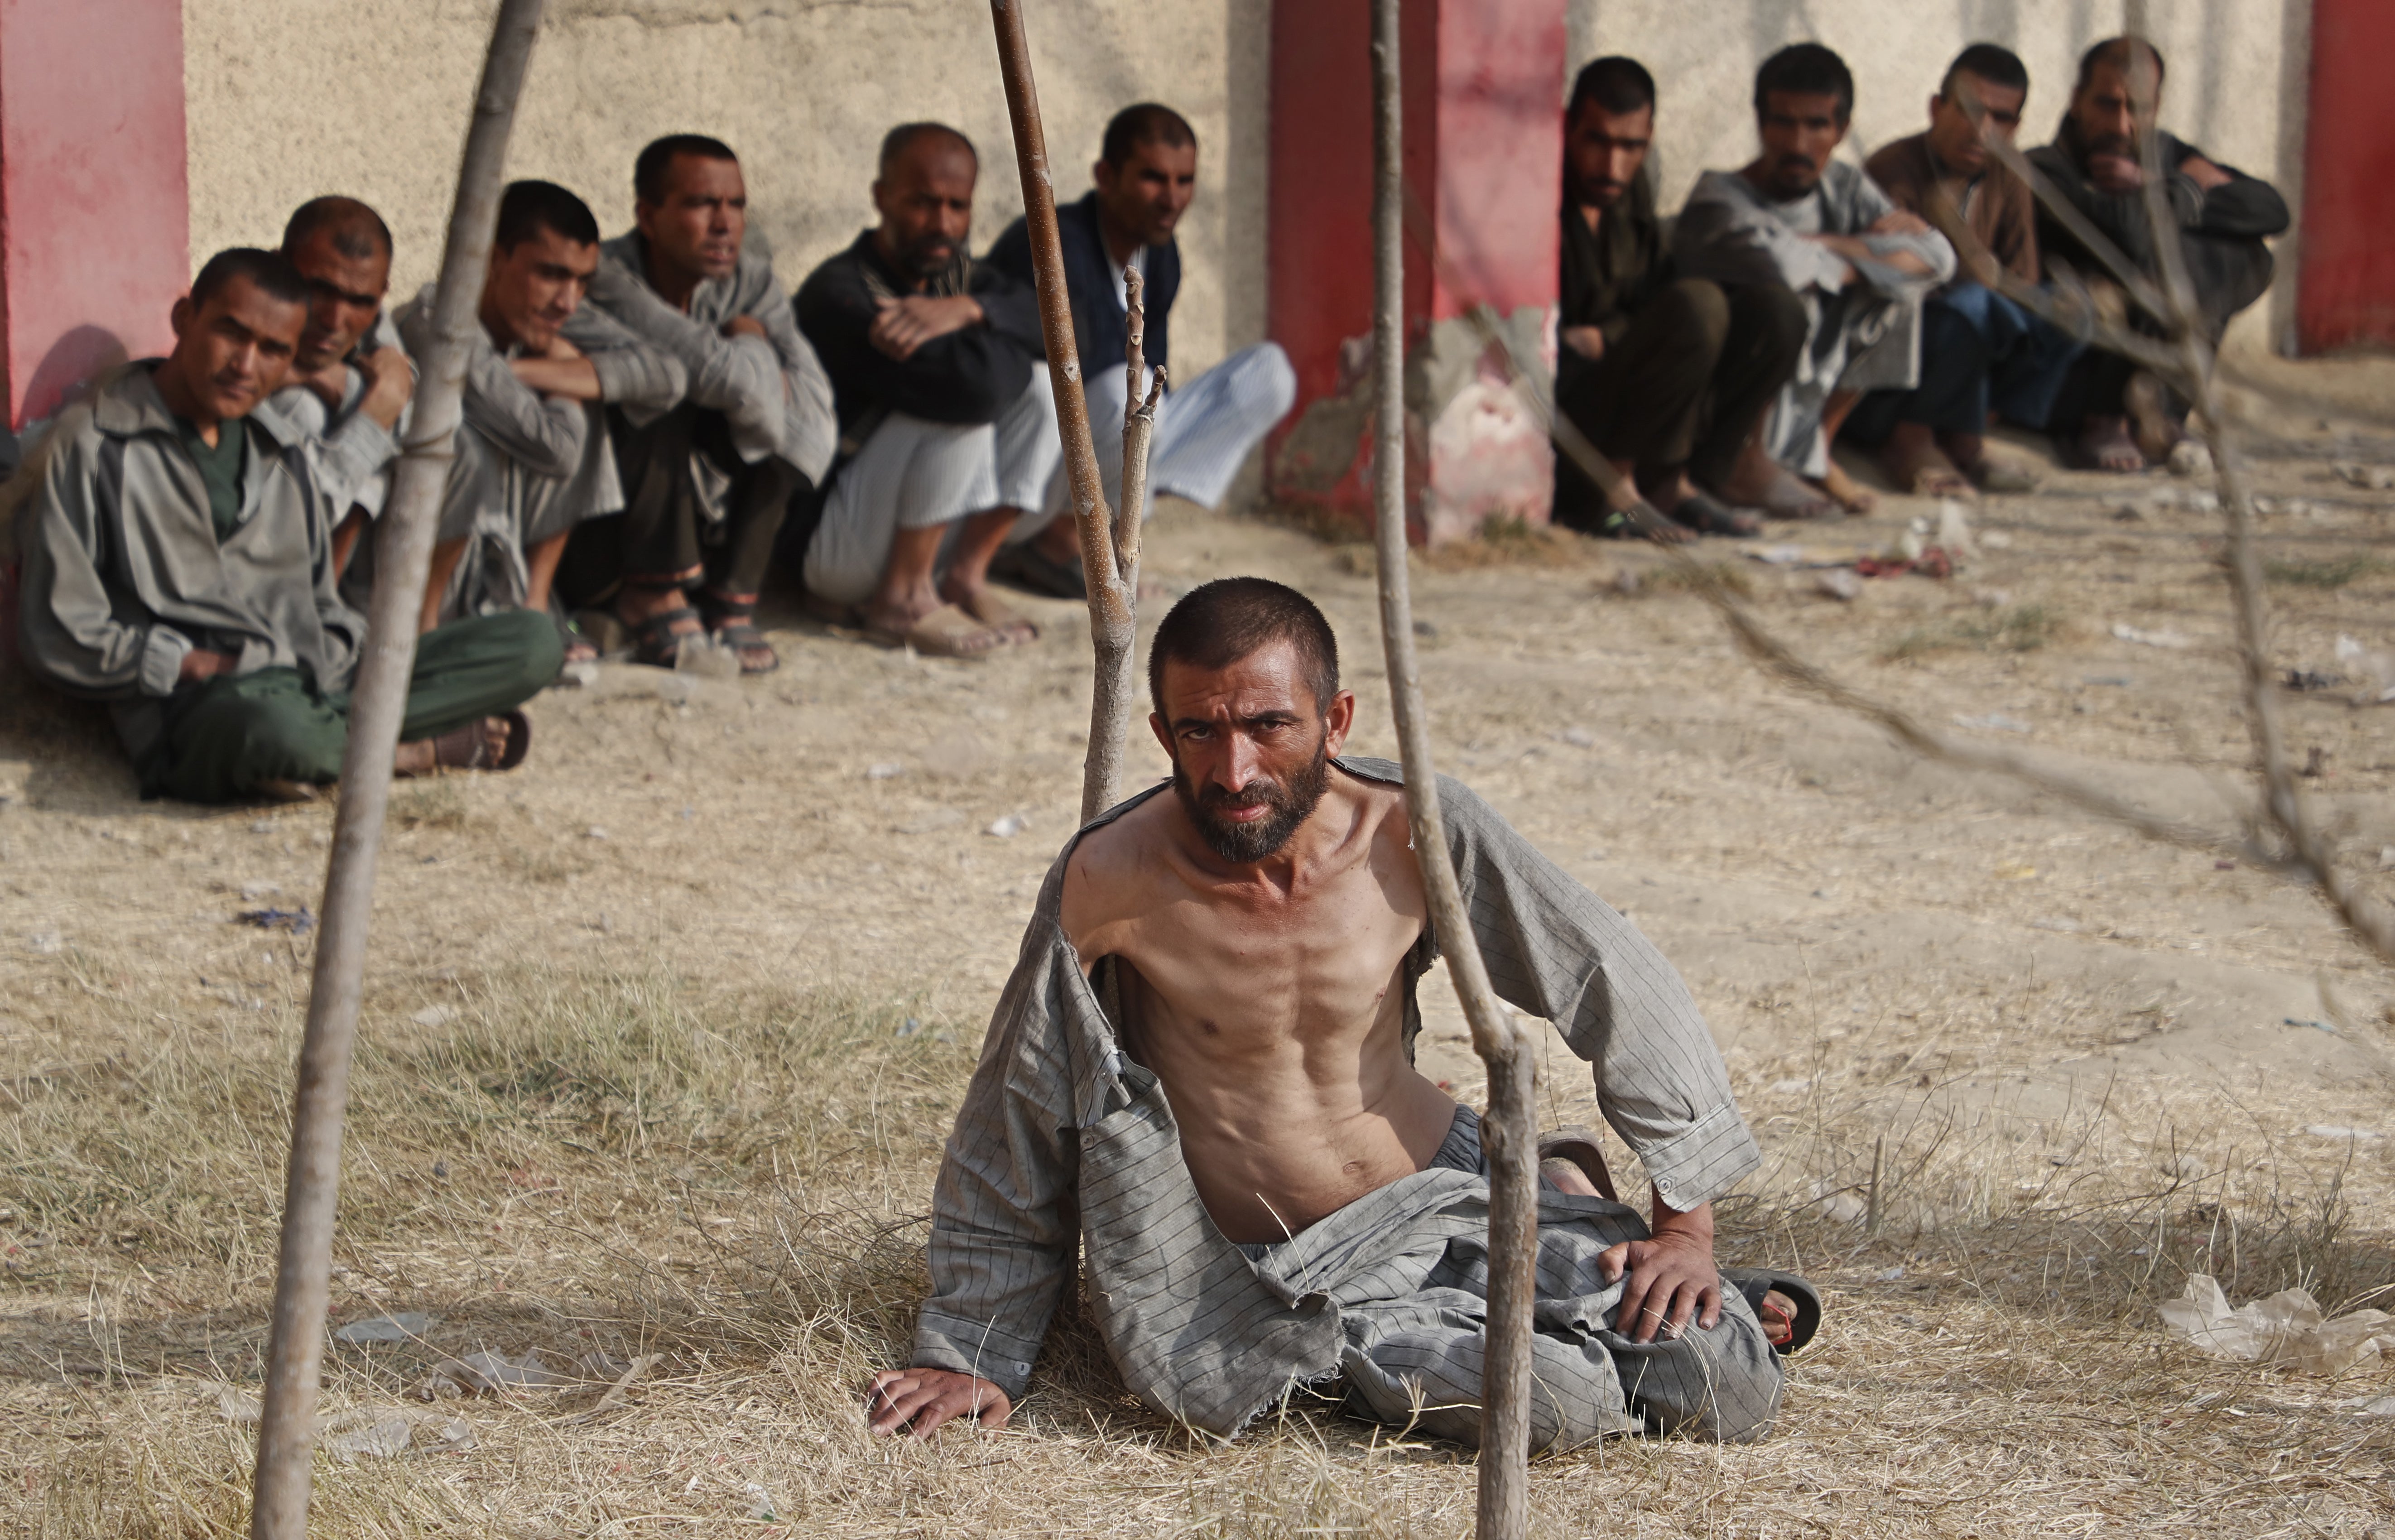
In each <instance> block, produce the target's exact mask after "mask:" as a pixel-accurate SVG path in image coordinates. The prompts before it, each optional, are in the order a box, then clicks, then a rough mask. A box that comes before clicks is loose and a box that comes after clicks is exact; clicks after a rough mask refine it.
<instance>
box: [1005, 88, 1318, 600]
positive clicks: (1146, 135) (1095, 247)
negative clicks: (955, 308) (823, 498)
mask: <svg viewBox="0 0 2395 1540" xmlns="http://www.w3.org/2000/svg"><path fill="white" fill-rule="evenodd" d="M1090 176H1091V179H1092V180H1093V181H1095V182H1096V183H1097V186H1096V187H1095V188H1093V189H1092V191H1090V192H1087V193H1084V194H1083V195H1082V196H1081V198H1080V200H1079V201H1078V202H1076V203H1070V204H1067V205H1065V206H1064V207H1062V208H1059V209H1058V210H1056V227H1057V233H1058V235H1059V237H1060V239H1061V241H1062V243H1063V246H1064V250H1065V289H1066V291H1067V292H1068V293H1069V294H1070V295H1071V296H1072V300H1073V339H1074V341H1075V342H1076V344H1077V345H1078V347H1079V349H1080V353H1081V389H1082V391H1083V392H1085V393H1086V394H1087V396H1088V398H1089V404H1090V425H1091V428H1092V437H1093V438H1094V439H1095V441H1096V445H1097V451H1098V474H1099V476H1100V477H1101V478H1102V479H1103V481H1104V482H1105V491H1106V506H1107V507H1109V508H1112V507H1115V506H1117V505H1118V504H1119V503H1120V502H1121V501H1122V433H1121V431H1120V430H1121V427H1122V419H1123V393H1124V385H1125V382H1126V381H1125V368H1124V347H1125V344H1126V342H1127V340H1128V338H1129V332H1128V325H1129V299H1128V293H1127V289H1126V286H1125V285H1126V279H1125V277H1124V273H1125V271H1126V270H1127V269H1131V268H1136V269H1137V270H1138V271H1139V274H1140V279H1141V282H1142V284H1143V285H1145V287H1144V288H1143V290H1142V297H1141V304H1142V305H1143V307H1144V308H1145V311H1146V313H1147V329H1146V334H1145V337H1144V338H1143V339H1142V350H1143V352H1145V354H1146V358H1147V362H1148V365H1149V366H1150V367H1152V368H1154V367H1161V368H1163V369H1165V371H1166V378H1165V392H1164V395H1163V398H1162V399H1161V400H1159V401H1158V403H1157V408H1156V431H1155V436H1154V438H1153V439H1152V440H1151V441H1150V444H1149V451H1148V462H1147V489H1148V494H1149V497H1150V498H1151V499H1152V498H1154V497H1155V496H1156V495H1158V494H1159V493H1171V495H1172V496H1174V497H1176V498H1186V499H1188V500H1189V501H1191V502H1194V503H1196V504H1197V505H1198V506H1199V507H1200V508H1210V509H1211V508H1214V507H1216V506H1218V505H1220V504H1221V502H1222V500H1223V496H1224V493H1225V492H1227V491H1228V490H1229V489H1230V485H1231V478H1232V477H1233V476H1236V475H1237V474H1238V471H1239V467H1240V465H1241V464H1242V463H1243V462H1244V461H1245V460H1246V459H1247V458H1248V453H1249V451H1250V450H1252V449H1253V448H1254V447H1255V446H1256V445H1258V444H1259V443H1261V442H1263V440H1264V435H1265V434H1266V433H1269V432H1271V431H1272V430H1273V425H1274V424H1275V423H1277V422H1278V421H1279V420H1280V419H1281V418H1284V417H1286V416H1288V415H1289V408H1290V404H1291V403H1293V402H1295V401H1296V399H1297V371H1296V370H1294V369H1292V368H1290V363H1289V355H1288V354H1287V353H1285V352H1282V351H1281V347H1280V344H1279V343H1277V342H1258V343H1256V344H1255V345H1254V346H1252V347H1248V348H1242V349H1240V350H1239V351H1238V352H1235V353H1233V354H1232V355H1231V356H1230V357H1228V358H1226V359H1224V360H1223V361H1222V362H1221V363H1220V364H1217V365H1214V366H1213V367H1212V368H1211V369H1208V370H1207V371H1206V372H1205V373H1204V374H1201V375H1197V376H1194V377H1192V378H1187V379H1181V378H1174V377H1173V376H1172V374H1171V357H1170V353H1171V335H1172V300H1173V297H1174V296H1175V295H1177V294H1179V293H1180V292H1181V245H1180V242H1179V241H1178V240H1177V239H1175V237H1174V234H1173V232H1174V231H1175V230H1177V229H1178V228H1179V227H1180V224H1181V217H1182V215H1183V214H1184V213H1186V212H1187V211H1188V208H1189V203H1190V200H1191V199H1192V198H1194V197H1195V196H1196V195H1197V192H1198V133H1197V130H1196V129H1194V128H1192V127H1190V126H1189V120H1188V119H1186V118H1184V117H1183V116H1182V115H1181V114H1180V113H1176V112H1174V111H1173V110H1172V109H1171V108H1170V107H1165V106H1160V105H1158V104H1157V103H1155V102H1152V101H1147V102H1142V103H1140V104H1139V105H1137V106H1135V107H1126V108H1124V109H1123V110H1122V111H1121V112H1119V113H1116V114H1115V115H1114V119H1113V121H1112V122H1110V123H1108V124H1107V125H1106V131H1105V139H1103V140H1102V141H1101V144H1100V149H1099V153H1098V160H1097V164H1096V165H1094V166H1091V167H1090ZM986 261H987V262H988V264H989V265H990V266H992V267H995V268H999V269H1001V270H1003V271H1004V272H1008V273H1011V274H1012V275H1013V277H1014V279H1015V281H1016V282H1017V283H1019V284H1021V285H1023V286H1024V287H1025V288H1029V287H1031V286H1032V278H1031V233H1030V228H1029V226H1028V225H1027V224H1026V223H1025V221H1024V220H1022V219H1017V220H1015V221H1014V222H1013V223H1012V224H1011V225H1009V226H1007V227H1006V233H1004V234H1002V235H1000V236H999V238H998V243H997V244H996V245H995V246H991V247H990V248H989V256H988V257H987V258H986ZM1141 399H1142V400H1145V399H1146V390H1145V386H1144V385H1143V387H1142V390H1141ZM1044 443H1045V445H1046V447H1047V449H1048V451H1049V452H1050V454H1051V455H1052V456H1053V457H1054V461H1055V463H1056V466H1057V469H1056V470H1055V471H1052V473H1051V475H1050V477H1049V481H1048V498H1047V501H1046V503H1045V505H1044V506H1042V507H1039V508H1036V509H1034V510H1032V511H1030V512H1029V513H1028V514H1026V515H1025V517H1024V518H1023V519H1022V520H1021V521H1020V522H1019V523H1018V524H1016V525H1015V527H1014V528H1013V530H1012V531H1011V532H1010V533H1009V534H1008V536H1007V540H1006V544H1005V545H1004V546H1002V547H1001V548H999V553H998V555H997V556H996V557H995V558H993V559H992V561H991V563H990V571H991V572H992V573H994V574H996V575H997V576H998V577H999V578H1003V579H1005V580H1006V581H1008V582H1011V583H1014V584H1017V585H1019V586H1021V587H1023V588H1026V589H1029V590H1030V591H1032V592H1034V593H1047V594H1052V595H1054V596H1056V597H1057V598H1060V599H1083V598H1087V597H1088V596H1089V595H1088V590H1087V589H1086V588H1085V587H1084V586H1083V584H1082V578H1081V538H1080V525H1079V524H1078V522H1076V521H1075V520H1074V519H1072V518H1070V517H1068V516H1067V512H1066V511H1067V510H1068V509H1070V508H1071V506H1072V486H1071V484H1070V478H1068V477H1067V476H1066V475H1065V473H1064V471H1063V468H1062V467H1063V460H1064V445H1063V444H1062V442H1061V441H1060V440H1058V439H1056V438H1055V437H1053V436H1051V437H1049V438H1048V439H1047V440H1045V441H1044ZM1154 506H1155V505H1154V503H1153V501H1152V500H1151V502H1150V504H1149V507H1148V508H1147V509H1146V510H1143V511H1142V516H1143V517H1145V515H1146V513H1147V512H1150V511H1153V510H1154Z"/></svg>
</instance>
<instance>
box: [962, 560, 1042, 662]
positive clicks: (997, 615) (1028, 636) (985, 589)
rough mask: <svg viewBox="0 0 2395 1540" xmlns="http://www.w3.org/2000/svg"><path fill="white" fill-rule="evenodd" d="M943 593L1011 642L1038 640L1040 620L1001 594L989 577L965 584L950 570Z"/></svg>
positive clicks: (967, 612) (1012, 643) (1010, 643)
mask: <svg viewBox="0 0 2395 1540" xmlns="http://www.w3.org/2000/svg"><path fill="white" fill-rule="evenodd" d="M940 597H941V598H943V599H945V600H946V601H947V602H948V603H949V604H954V605H956V606H957V607H958V608H959V609H960V610H962V611H964V612H965V613H966V614H967V615H970V616H972V617H973V618H974V619H976V620H978V621H980V622H981V623H982V624H983V625H985V626H987V627H988V628H989V629H990V630H992V631H997V632H998V633H999V635H1000V636H1002V637H1004V638H1005V639H1006V643H1007V644H1008V645H1010V646H1019V645H1021V644H1024V643H1026V642H1037V641H1039V622H1037V621H1035V620H1033V619H1032V618H1031V617H1029V616H1027V615H1025V614H1024V613H1023V612H1022V611H1021V610H1019V609H1016V608H1015V607H1014V606H1013V605H1012V604H1008V603H1007V602H1006V601H1005V600H1004V599H1001V598H999V595H998V593H997V591H995V590H993V589H992V588H991V587H990V586H989V584H988V582H987V581H986V580H985V581H983V582H978V583H973V584H966V583H963V582H960V581H959V580H958V579H957V578H956V577H955V576H954V575H953V574H951V575H950V576H949V577H948V578H946V580H945V581H943V582H942V583H941V584H940Z"/></svg>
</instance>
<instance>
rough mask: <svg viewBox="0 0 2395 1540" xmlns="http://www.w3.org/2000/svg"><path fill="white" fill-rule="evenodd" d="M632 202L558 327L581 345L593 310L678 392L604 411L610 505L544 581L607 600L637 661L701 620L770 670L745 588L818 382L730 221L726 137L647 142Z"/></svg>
mask: <svg viewBox="0 0 2395 1540" xmlns="http://www.w3.org/2000/svg"><path fill="white" fill-rule="evenodd" d="M632 199H633V201H632V219H633V226H634V228H633V229H632V230H631V231H629V232H627V233H625V234H622V235H618V236H616V237H615V239H614V240H611V241H607V242H605V243H603V244H602V246H600V248H599V250H600V263H599V271H598V272H596V273H595V274H593V275H592V277H591V280H590V302H589V305H588V306H586V307H585V308H584V310H583V312H582V313H581V314H580V315H578V316H576V319H575V320H574V321H573V322H570V323H569V324H568V325H567V326H566V336H567V338H568V339H570V340H572V341H574V342H576V344H578V345H580V346H582V347H583V349H584V351H585V352H589V351H592V348H593V346H594V343H593V341H592V339H591V333H590V330H589V328H595V327H597V326H598V325H599V317H601V316H602V315H603V316H605V317H606V318H607V319H609V320H613V321H615V322H616V323H618V324H619V325H622V326H623V327H624V328H625V329H626V330H628V331H629V332H631V334H632V335H633V336H635V337H637V338H639V339H641V340H642V341H643V342H645V343H647V344H649V345H650V346H651V347H654V348H656V349H658V350H660V351H661V352H665V353H666V354H667V355H668V356H669V357H671V358H673V359H675V360H676V361H678V362H679V363H680V364H681V366H682V371H683V374H684V376H685V378H686V380H687V392H686V393H685V394H684V395H683V397H682V399H681V402H680V403H679V404H678V405H675V406H674V407H673V409H672V410H670V411H668V412H666V413H665V414H663V415H662V416H659V417H655V418H645V417H642V416H641V415H640V414H637V413H635V412H633V411H630V410H629V409H628V408H627V407H626V406H616V407H613V408H611V410H610V411H609V413H608V431H609V436H610V437H611V438H612V440H613V441H614V444H615V456H616V464H617V467H618V471H619V474H620V478H621V481H622V484H623V492H624V512H623V514H622V515H621V516H620V517H615V518H598V519H591V520H589V521H588V522H586V523H584V524H581V525H579V526H578V527H576V530H575V532H574V538H573V539H572V540H570V541H569V542H568V543H567V547H566V552H565V561H564V564H563V566H562V568H561V570H560V572H559V575H558V586H559V589H560V590H561V591H562V592H563V594H564V595H565V597H566V599H567V600H568V601H569V602H571V603H573V604H576V605H593V604H613V605H614V607H615V615H616V617H617V618H619V619H620V620H622V621H623V622H624V624H625V625H626V626H627V627H629V628H630V630H631V631H632V633H633V635H634V636H635V638H636V639H637V644H638V652H637V656H638V657H640V659H641V660H642V662H644V663H656V664H662V665H664V666H666V667H668V668H670V667H672V666H673V664H674V662H675V661H676V659H677V658H679V657H681V648H682V644H684V643H685V642H688V641H691V640H693V639H695V638H696V637H698V635H699V633H700V631H701V629H702V626H703V627H704V629H705V630H706V631H708V632H710V633H711V634H712V635H713V637H714V639H715V641H716V643H717V644H719V645H721V646H725V647H729V648H730V649H732V651H733V652H734V654H735V655H737V657H739V659H740V671H741V672H743V673H766V672H770V671H771V670H774V669H775V668H778V667H780V664H781V659H780V658H779V657H776V656H775V654H774V649H773V647H772V646H771V645H770V644H767V642H766V641H765V637H764V633H762V632H761V631H759V630H758V629H757V623H756V617H757V592H758V589H759V588H760V586H761V584H762V583H763V582H764V580H765V572H766V569H767V568H768V567H769V566H771V565H772V564H773V560H774V543H775V541H776V539H777V538H779V537H780V535H781V532H782V524H783V521H784V519H785V518H786V517H787V515H788V513H789V511H790V509H791V506H792V504H793V502H794V501H800V500H803V499H805V498H808V497H810V496H811V494H812V490H813V487H814V484H816V483H818V482H819V481H820V480H821V479H822V477H823V474H824V471H825V468H826V467H827V466H829V465H830V464H831V456H832V445H833V441H834V438H835V436H836V435H835V431H834V426H833V422H832V407H831V384H830V382H829V381H828V380H827V379H826V378H824V371H823V365H822V364H821V363H820V362H819V361H817V359H816V358H815V352H814V348H812V347H810V346H808V344H807V339H805V338H804V337H802V336H801V335H800V334H799V326H798V321H797V318H796V317H795V316H794V315H793V314H792V313H791V311H790V300H789V296H788V295H787V294H786V293H784V292H783V289H782V285H781V283H780V281H779V280H778V279H776V278H775V277H774V257H773V253H772V252H771V251H769V250H768V249H766V246H765V244H764V242H763V241H762V240H761V239H759V238H756V237H754V236H752V235H751V234H750V233H749V232H748V182H747V181H746V180H745V179H743V177H742V176H741V172H740V162H739V160H738V158H737V157H735V156H734V154H733V153H732V149H731V147H730V146H729V145H726V144H724V143H723V142H722V141H721V140H720V139H708V138H707V137H705V136H704V135H700V134H670V135H668V136H667V137H666V138H664V139H658V140H656V141H655V143H653V144H651V145H649V146H648V148H646V149H644V150H642V152H641V153H640V157H639V159H638V160H636V161H635V162H634V163H633V167H632ZM694 588H695V589H696V591H697V594H696V597H697V600H698V606H697V608H696V609H693V608H692V607H691V604H690V603H689V600H690V597H691V591H692V590H693V589H694Z"/></svg>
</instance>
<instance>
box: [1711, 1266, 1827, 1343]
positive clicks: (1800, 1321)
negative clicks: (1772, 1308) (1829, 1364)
mask: <svg viewBox="0 0 2395 1540" xmlns="http://www.w3.org/2000/svg"><path fill="white" fill-rule="evenodd" d="M1721 1275H1722V1281H1723V1282H1725V1283H1728V1284H1731V1285H1733V1286H1734V1287H1735V1288H1736V1289H1737V1290H1738V1292H1739V1293H1740V1294H1744V1295H1745V1296H1746V1303H1747V1305H1748V1306H1749V1307H1750V1308H1752V1309H1753V1311H1754V1313H1755V1316H1756V1318H1757V1319H1758V1320H1759V1319H1761V1318H1762V1315H1763V1296H1764V1295H1765V1294H1783V1295H1785V1296H1786V1297H1787V1299H1788V1301H1789V1302H1790V1303H1791V1304H1793V1305H1794V1306H1795V1307H1796V1319H1795V1320H1793V1321H1790V1322H1789V1323H1788V1340H1787V1341H1785V1342H1775V1343H1773V1344H1772V1345H1771V1350H1772V1351H1773V1352H1775V1353H1778V1354H1779V1355H1780V1357H1781V1358H1786V1357H1787V1356H1788V1355H1789V1354H1791V1353H1793V1352H1797V1351H1799V1350H1801V1349H1802V1348H1803V1347H1804V1346H1805V1345H1806V1343H1808V1342H1810V1341H1812V1340H1813V1334H1815V1333H1816V1332H1819V1330H1820V1329H1821V1291H1820V1290H1819V1289H1816V1288H1815V1287H1813V1285H1811V1284H1810V1283H1807V1282H1806V1281H1804V1280H1803V1279H1801V1278H1799V1277H1797V1276H1796V1275H1795V1274H1793V1273H1784V1272H1776V1271H1774V1270H1773V1269H1771V1268H1723V1269H1722V1270H1721Z"/></svg>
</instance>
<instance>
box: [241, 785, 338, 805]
mask: <svg viewBox="0 0 2395 1540" xmlns="http://www.w3.org/2000/svg"><path fill="white" fill-rule="evenodd" d="M255 790H257V792H258V795H259V796H260V797H263V798H265V799H266V800H267V801H268V802H278V803H311V802H315V801H317V800H319V799H321V798H322V797H323V796H324V789H323V788H321V787H319V786H317V785H316V784H315V783H314V782H312V781H298V780H262V781H259V782H258V785H257V787H256V788H255Z"/></svg>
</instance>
